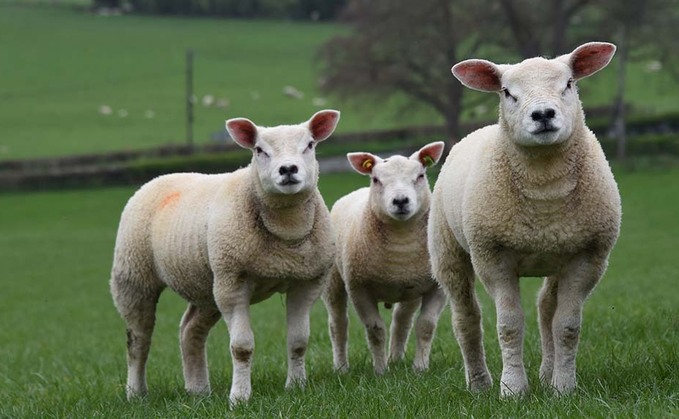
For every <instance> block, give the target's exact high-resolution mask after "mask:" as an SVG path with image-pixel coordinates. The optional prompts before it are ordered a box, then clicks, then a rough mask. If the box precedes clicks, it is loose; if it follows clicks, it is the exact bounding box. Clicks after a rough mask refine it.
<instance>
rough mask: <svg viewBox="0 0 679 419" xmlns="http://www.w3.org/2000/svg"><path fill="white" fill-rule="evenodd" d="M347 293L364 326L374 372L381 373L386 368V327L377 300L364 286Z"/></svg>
mask: <svg viewBox="0 0 679 419" xmlns="http://www.w3.org/2000/svg"><path fill="white" fill-rule="evenodd" d="M349 293H350V296H351V301H352V302H353V303H354V307H355V308H356V312H357V313H358V317H359V318H360V319H361V322H363V325H364V326H365V334H366V338H367V340H368V346H369V347H370V352H371V354H372V358H373V367H374V368H375V373H376V374H377V375H382V374H384V372H385V371H386V369H387V354H386V330H387V329H386V327H385V325H384V320H382V317H380V312H379V310H378V309H377V300H376V299H375V298H373V297H372V296H371V295H370V293H368V291H367V290H366V289H365V288H356V289H351V290H349Z"/></svg>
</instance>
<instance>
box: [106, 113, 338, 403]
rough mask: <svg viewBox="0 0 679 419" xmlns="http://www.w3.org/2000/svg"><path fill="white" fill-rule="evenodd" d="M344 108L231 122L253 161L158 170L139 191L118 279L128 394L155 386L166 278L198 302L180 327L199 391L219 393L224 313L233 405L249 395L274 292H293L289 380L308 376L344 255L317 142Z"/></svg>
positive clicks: (185, 360) (186, 363) (188, 375)
mask: <svg viewBox="0 0 679 419" xmlns="http://www.w3.org/2000/svg"><path fill="white" fill-rule="evenodd" d="M339 117H340V113H339V112H338V111H334V110H323V111H319V112H317V113H315V114H314V115H313V116H312V117H311V119H309V120H308V121H307V122H305V123H302V124H299V125H283V126H277V127H272V128H265V127H258V126H256V125H255V124H254V123H253V122H251V121H250V120H248V119H246V118H236V119H229V120H228V121H226V129H227V130H228V132H229V134H230V135H231V137H232V138H233V140H234V141H235V142H236V143H237V144H238V145H239V146H241V147H243V148H246V149H250V150H252V152H253V156H252V161H251V163H250V165H249V166H247V167H245V168H242V169H239V170H237V171H234V172H232V173H224V174H219V175H204V174H197V173H177V174H170V175H164V176H160V177H158V178H156V179H154V180H152V181H150V182H149V183H147V184H145V185H144V186H142V187H141V188H140V189H139V190H138V191H137V192H136V193H135V194H134V196H133V197H132V198H131V199H130V200H129V202H128V203H127V205H126V206H125V209H124V210H123V213H122V216H121V220H120V226H119V229H118V235H117V239H116V244H115V251H114V260H113V268H112V274H111V282H110V286H111V293H112V296H113V300H114V303H115V306H116V308H117V309H118V311H119V312H120V314H121V316H122V317H123V319H124V320H125V322H126V324H127V365H128V376H127V396H128V398H133V397H135V396H138V395H144V394H146V392H147V386H146V378H145V365H146V360H147V356H148V352H149V346H150V343H151V334H152V332H153V327H154V322H155V310H156V302H157V301H158V298H159V296H160V293H161V291H163V289H164V288H165V287H169V288H171V289H172V290H174V291H175V292H177V293H178V294H179V295H180V296H182V297H183V298H184V299H186V300H187V301H188V302H189V305H188V308H187V309H186V312H185V313H184V315H183V317H182V320H181V323H180V331H179V338H180V347H181V353H182V364H183V373H184V380H185V388H186V390H187V391H188V392H189V393H192V394H196V393H198V394H205V393H209V392H210V383H209V378H208V369H207V361H206V350H205V341H206V339H207V335H208V333H209V331H210V328H212V326H214V325H215V323H217V321H218V320H219V319H220V317H223V318H224V320H225V322H226V325H227V328H228V331H229V336H230V350H231V357H232V361H233V380H232V384H231V392H230V396H229V398H230V402H231V403H237V402H239V401H246V400H248V399H249V398H250V395H251V379H250V372H251V363H252V357H253V351H254V335H253V332H252V329H251V327H250V314H249V313H250V312H249V306H250V305H251V304H255V303H257V302H260V301H262V300H265V299H267V298H269V297H270V296H271V295H272V294H274V293H276V292H278V293H285V294H287V295H286V306H287V309H286V314H287V333H288V335H287V351H288V374H287V380H286V388H289V387H293V386H295V385H300V386H303V385H304V382H305V380H306V371H305V361H304V358H305V353H306V349H307V343H308V339H309V310H310V308H311V306H312V304H313V303H314V301H315V300H316V299H318V297H319V296H320V294H321V292H322V289H323V284H324V280H325V278H326V276H327V272H328V271H329V269H330V268H331V266H332V263H333V259H334V235H333V232H332V228H331V224H330V214H329V212H328V208H327V207H326V205H325V203H324V201H323V199H322V198H321V195H320V193H319V191H318V188H317V182H318V162H317V161H316V158H315V148H316V145H317V144H318V143H319V142H321V141H323V140H325V139H326V138H328V137H329V136H330V135H331V134H332V132H333V131H334V129H335V127H336V125H337V123H338V121H339Z"/></svg>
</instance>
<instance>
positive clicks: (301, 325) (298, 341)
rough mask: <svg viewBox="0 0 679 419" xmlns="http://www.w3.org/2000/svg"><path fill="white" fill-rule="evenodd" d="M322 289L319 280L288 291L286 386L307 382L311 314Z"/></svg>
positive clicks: (302, 384)
mask: <svg viewBox="0 0 679 419" xmlns="http://www.w3.org/2000/svg"><path fill="white" fill-rule="evenodd" d="M322 290H323V286H322V281H318V282H316V283H305V284H304V285H302V286H299V287H296V288H293V289H291V290H288V292H287V296H286V311H287V321H288V339H287V340H288V377H287V379H286V381H285V388H291V387H294V386H299V387H303V386H304V385H305V384H306V366H305V357H306V351H307V346H308V344H309V334H310V327H309V317H310V315H309V314H310V311H311V307H312V306H313V305H314V302H315V301H316V300H317V299H318V297H319V296H320V295H321V292H322Z"/></svg>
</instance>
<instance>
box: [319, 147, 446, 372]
mask: <svg viewBox="0 0 679 419" xmlns="http://www.w3.org/2000/svg"><path fill="white" fill-rule="evenodd" d="M443 147H444V143H443V142H436V143H431V144H428V145H426V146H424V147H422V148H421V149H420V150H419V151H417V152H415V153H414V154H413V155H411V156H410V158H408V157H403V156H392V157H390V158H388V159H384V160H383V159H381V158H379V157H377V156H375V155H373V154H370V153H349V154H348V155H347V157H348V159H349V162H350V163H351V166H352V167H353V168H354V170H356V171H357V172H359V173H361V174H364V175H369V176H370V177H371V186H370V187H369V188H367V187H366V188H361V189H358V190H356V191H354V192H351V193H350V194H348V195H346V196H344V197H342V198H341V199H339V200H338V201H337V202H336V203H335V205H334V206H333V207H332V211H331V212H330V218H331V220H332V224H333V227H334V228H335V232H336V235H337V257H336V262H335V266H334V268H333V269H332V271H331V272H330V274H329V276H330V279H329V281H328V288H327V289H326V291H325V292H324V293H323V300H324V302H325V305H326V307H327V309H328V323H329V328H330V336H331V341H332V348H333V364H334V366H335V368H336V369H337V370H339V371H341V372H344V371H347V370H348V368H349V363H348V360H347V328H348V317H347V292H348V296H349V297H350V298H351V301H352V303H353V305H354V307H355V308H356V312H357V313H358V315H359V317H360V319H361V321H362V323H363V324H364V326H365V330H366V337H367V340H368V345H369V347H370V351H371V353H372V358H373V365H374V367H375V372H376V373H377V374H382V373H384V371H385V370H386V368H387V354H386V351H385V346H386V341H385V338H386V328H385V324H384V321H383V320H382V318H381V317H380V314H379V311H378V308H377V305H378V302H380V301H383V302H386V303H387V304H392V303H397V304H396V305H395V307H394V313H393V319H392V324H391V333H390V335H391V336H390V345H389V347H390V349H389V361H390V362H391V361H397V360H401V359H403V357H404V355H405V346H406V343H407V340H408V334H409V333H410V329H411V327H412V320H413V316H414V314H415V312H416V311H417V309H418V308H421V310H420V315H419V317H418V319H417V323H416V326H415V334H416V336H417V350H416V354H415V360H414V365H413V368H414V369H415V370H416V371H422V370H426V369H427V368H428V367H429V353H430V351H431V342H432V339H433V337H434V333H435V331H436V324H437V322H438V318H439V316H440V314H441V311H442V310H443V307H444V306H445V302H446V301H445V294H444V293H443V290H441V288H440V287H439V286H438V284H437V283H436V282H435V281H434V279H433V278H432V276H431V268H430V266H429V259H428V256H427V238H426V229H427V216H428V214H429V197H430V195H431V193H430V191H429V182H428V181H427V177H426V174H425V169H426V168H427V167H428V166H431V165H434V164H436V162H438V160H439V159H440V158H441V154H442V153H443Z"/></svg>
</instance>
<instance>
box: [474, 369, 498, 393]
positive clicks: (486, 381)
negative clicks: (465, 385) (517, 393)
mask: <svg viewBox="0 0 679 419" xmlns="http://www.w3.org/2000/svg"><path fill="white" fill-rule="evenodd" d="M492 386H493V379H492V378H490V374H489V373H487V372H486V373H483V374H479V375H477V376H475V377H473V378H472V379H471V380H469V391H471V392H472V393H482V392H484V391H486V390H489V389H490V388H491V387H492Z"/></svg>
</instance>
